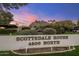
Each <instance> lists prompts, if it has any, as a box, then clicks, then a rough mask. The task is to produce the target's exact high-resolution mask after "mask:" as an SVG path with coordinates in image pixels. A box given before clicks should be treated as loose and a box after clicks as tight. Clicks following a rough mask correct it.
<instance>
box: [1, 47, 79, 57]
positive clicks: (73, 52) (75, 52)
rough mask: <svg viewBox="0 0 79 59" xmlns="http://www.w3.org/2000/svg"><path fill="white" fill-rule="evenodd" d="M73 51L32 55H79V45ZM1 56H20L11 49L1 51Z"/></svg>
mask: <svg viewBox="0 0 79 59" xmlns="http://www.w3.org/2000/svg"><path fill="white" fill-rule="evenodd" d="M75 48H76V49H75V50H73V51H68V52H63V53H50V54H38V55H32V56H79V46H76V47H75ZM0 56H19V55H17V54H14V53H12V52H11V51H0Z"/></svg>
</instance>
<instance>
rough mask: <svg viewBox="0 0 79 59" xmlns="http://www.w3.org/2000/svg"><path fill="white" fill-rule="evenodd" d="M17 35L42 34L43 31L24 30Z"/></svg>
mask: <svg viewBox="0 0 79 59" xmlns="http://www.w3.org/2000/svg"><path fill="white" fill-rule="evenodd" d="M16 34H17V35H42V34H43V33H42V32H37V31H36V30H23V31H20V32H17V33H16Z"/></svg>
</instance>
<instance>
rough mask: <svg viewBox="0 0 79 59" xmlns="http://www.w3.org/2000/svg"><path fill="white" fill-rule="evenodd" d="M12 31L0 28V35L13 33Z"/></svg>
mask: <svg viewBox="0 0 79 59" xmlns="http://www.w3.org/2000/svg"><path fill="white" fill-rule="evenodd" d="M13 32H14V31H10V30H6V29H0V35H9V34H10V33H13Z"/></svg>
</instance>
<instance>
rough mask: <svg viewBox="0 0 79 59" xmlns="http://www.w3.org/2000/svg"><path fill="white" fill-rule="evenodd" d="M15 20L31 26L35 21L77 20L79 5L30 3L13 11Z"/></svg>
mask: <svg viewBox="0 0 79 59" xmlns="http://www.w3.org/2000/svg"><path fill="white" fill-rule="evenodd" d="M11 13H12V14H13V15H14V20H15V21H16V22H19V23H20V24H21V23H22V24H24V25H29V24H31V23H32V22H34V21H35V20H45V21H47V20H53V19H56V20H73V21H75V20H77V19H78V18H79V4H77V3H76V4H64V3H63V4H62V3H59V4H58V3H29V4H28V5H26V6H23V7H21V8H20V9H18V10H15V9H12V10H11Z"/></svg>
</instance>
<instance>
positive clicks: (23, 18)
mask: <svg viewBox="0 0 79 59" xmlns="http://www.w3.org/2000/svg"><path fill="white" fill-rule="evenodd" d="M36 19H37V15H34V14H31V13H29V12H26V11H21V12H20V13H18V14H16V13H15V14H14V21H16V22H17V23H19V24H24V25H26V26H28V25H30V24H31V23H32V22H34V21H35V20H36Z"/></svg>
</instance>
